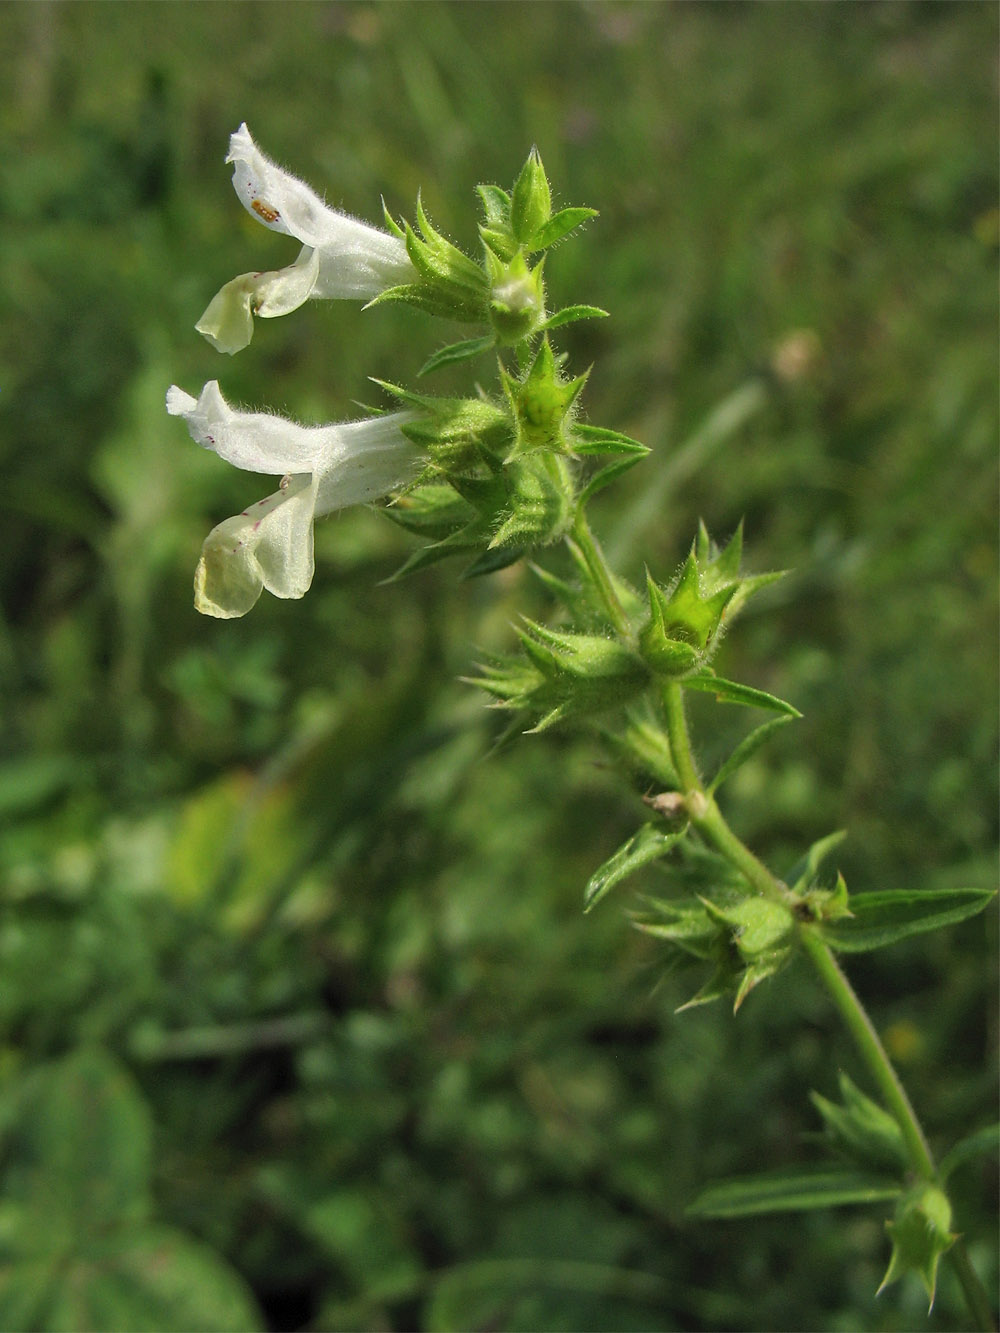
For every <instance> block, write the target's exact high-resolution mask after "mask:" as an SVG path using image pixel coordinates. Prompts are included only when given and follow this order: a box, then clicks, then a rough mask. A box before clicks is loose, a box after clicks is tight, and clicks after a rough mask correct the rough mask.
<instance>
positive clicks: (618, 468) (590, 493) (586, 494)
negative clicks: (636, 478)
mask: <svg viewBox="0 0 1000 1333" xmlns="http://www.w3.org/2000/svg"><path fill="white" fill-rule="evenodd" d="M645 456H646V455H645V454H644V453H643V454H639V453H636V454H632V455H630V456H626V457H625V458H616V459H615V461H614V462H613V463H608V465H607V466H606V467H602V468H601V470H600V472H595V473H594V475H593V476H592V477H591V479H590V480H589V481H588V482H587V484H586V486H584V488H583V490H582V491H581V492H580V498H579V500H578V501H577V504H579V505H585V504H586V503H587V502H588V501H589V500H591V499H593V497H594V496H595V495H596V494H597V492H598V491H603V490H604V488H605V486H610V485H611V483H612V482H613V481H617V480H618V478H619V477H621V476H623V475H624V473H626V472H627V471H628V470H629V468H632V467H635V465H636V463H639V462H641V461H642V459H643V458H645Z"/></svg>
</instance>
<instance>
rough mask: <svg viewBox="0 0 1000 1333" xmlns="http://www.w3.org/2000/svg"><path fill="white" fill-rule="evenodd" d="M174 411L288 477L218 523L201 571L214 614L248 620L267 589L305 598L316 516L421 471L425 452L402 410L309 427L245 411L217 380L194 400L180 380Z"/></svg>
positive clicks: (210, 437) (223, 445) (248, 463)
mask: <svg viewBox="0 0 1000 1333" xmlns="http://www.w3.org/2000/svg"><path fill="white" fill-rule="evenodd" d="M167 411H168V412H169V413H170V415H171V416H175V417H183V418H184V420H185V421H186V422H187V427H188V430H189V431H190V432H191V438H192V439H193V440H195V441H196V442H197V443H198V444H200V445H203V446H204V447H205V448H206V449H211V450H213V451H214V452H215V453H217V454H218V455H219V457H220V458H224V459H226V461H227V462H229V463H232V464H234V466H236V467H238V468H243V469H244V470H245V471H247V472H266V473H271V474H284V476H283V478H282V482H281V485H280V487H279V489H278V490H277V491H276V492H275V494H274V495H269V496H267V498H266V499H264V500H259V501H258V502H257V503H256V504H254V505H251V506H250V508H249V509H246V510H244V511H243V513H242V514H237V515H236V516H235V518H229V519H226V521H225V522H224V523H220V524H219V525H218V527H216V528H213V529H212V531H211V532H210V533H209V535H208V537H207V538H206V540H205V544H204V546H203V547H202V552H201V559H200V561H199V562H198V569H197V571H196V573H195V580H194V587H195V599H194V601H195V606H196V607H197V609H198V610H199V611H201V612H202V613H203V614H205V615H209V616H218V617H220V618H222V619H231V618H232V617H234V616H243V615H246V613H247V612H248V611H249V610H250V608H251V607H252V606H253V605H254V603H255V602H256V601H257V598H258V597H259V596H260V594H261V590H262V589H263V588H266V589H267V590H268V592H271V593H274V595H275V596H276V597H302V596H303V595H304V594H305V592H306V591H307V590H308V588H309V585H310V583H311V582H312V577H313V519H314V518H315V517H317V516H319V515H322V514H329V513H332V512H333V511H334V510H335V509H345V508H347V506H348V505H355V504H362V503H364V502H365V501H366V500H374V499H377V498H378V496H380V495H386V494H388V493H389V492H390V491H394V490H396V489H398V488H399V487H400V486H403V485H405V484H406V483H407V482H408V481H410V480H412V478H413V477H414V476H415V475H416V473H417V471H418V469H419V466H420V462H421V459H422V455H421V453H420V451H419V450H418V449H417V447H416V445H414V444H413V443H411V441H410V440H408V439H407V438H406V436H405V435H404V434H403V432H402V429H401V427H402V426H404V425H405V424H406V423H407V422H408V421H412V420H413V419H414V417H415V416H416V414H415V413H413V412H393V413H388V414H386V415H385V416H377V417H369V418H367V419H366V420H364V421H349V422H342V423H337V424H336V425H331V426H300V425H298V424H297V423H296V422H294V421H285V420H283V419H282V418H281V417H275V416H269V415H268V414H266V413H263V412H237V411H235V410H234V409H233V408H232V407H230V405H229V404H228V403H227V402H226V400H225V398H223V396H222V394H221V392H220V390H219V385H218V383H217V382H216V381H215V380H212V381H210V382H209V383H208V384H206V385H205V387H204V388H203V389H202V391H201V394H200V396H199V397H198V399H197V400H196V399H194V398H192V397H191V395H190V394H188V393H185V392H184V390H183V389H178V387H177V386H176V385H175V384H174V385H171V386H170V388H169V390H168V391H167Z"/></svg>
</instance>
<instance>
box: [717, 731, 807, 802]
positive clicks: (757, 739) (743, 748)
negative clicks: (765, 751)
mask: <svg viewBox="0 0 1000 1333" xmlns="http://www.w3.org/2000/svg"><path fill="white" fill-rule="evenodd" d="M791 721H792V719H791V718H790V717H788V716H787V715H785V716H783V717H773V718H771V720H770V721H769V722H762V723H761V724H760V726H759V727H756V728H755V729H754V730H753V731H751V733H750V735H749V736H747V737H745V738H744V739H743V740H742V741H740V743H739V745H737V747H736V749H735V750H734V751H733V752H732V754H731V755H730V756H729V758H728V759H727V760H726V762H725V763H724V764H723V765H722V767H721V768H720V769H719V771H718V773H716V775H715V777H714V778H713V779H712V781H711V783H710V784H709V788H708V792H709V795H711V794H712V793H713V792H715V791H717V790H718V789H719V787H721V786H722V784H723V783H724V782H725V781H726V780H727V779H728V778H731V777H732V776H733V774H734V773H735V772H736V770H737V769H738V768H742V766H743V765H744V764H745V763H746V762H747V760H748V759H750V758H752V757H753V755H755V754H756V753H757V751H758V750H759V749H760V747H761V746H762V745H763V744H764V743H765V741H769V740H770V739H771V737H772V736H773V735H774V733H775V732H776V731H777V730H778V729H779V728H780V727H784V726H787V724H788V723H789V722H791Z"/></svg>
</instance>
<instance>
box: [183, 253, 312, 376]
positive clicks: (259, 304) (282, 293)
mask: <svg viewBox="0 0 1000 1333" xmlns="http://www.w3.org/2000/svg"><path fill="white" fill-rule="evenodd" d="M319 268H320V265H319V255H318V253H317V252H316V251H315V250H311V249H310V248H309V246H307V245H304V246H303V247H302V250H301V251H300V253H299V257H298V259H296V261H295V263H294V264H289V265H288V267H287V268H279V269H275V270H273V271H272V272H269V273H241V274H240V276H239V277H238V278H233V280H232V281H231V282H227V283H226V285H225V286H224V287H222V288H220V290H219V291H218V292H216V294H215V296H213V297H212V299H211V301H210V302H209V303H208V308H207V309H206V311H205V313H204V314H203V315H202V317H201V319H199V321H198V323H197V324H196V325H195V328H196V329H197V330H198V332H199V333H200V334H202V335H203V337H205V338H207V339H208V341H209V342H210V343H211V344H212V346H213V347H214V348H216V350H217V351H220V352H228V353H229V355H230V356H232V355H233V354H234V353H235V352H241V351H242V350H243V348H244V347H248V346H249V345H250V340H251V339H252V338H253V317H254V315H261V316H263V317H264V318H265V319H273V318H274V317H275V316H276V315H287V314H290V313H291V311H293V310H298V308H299V306H300V305H304V304H305V302H306V301H308V300H309V298H310V296H313V295H315V294H316V285H317V280H318V278H319Z"/></svg>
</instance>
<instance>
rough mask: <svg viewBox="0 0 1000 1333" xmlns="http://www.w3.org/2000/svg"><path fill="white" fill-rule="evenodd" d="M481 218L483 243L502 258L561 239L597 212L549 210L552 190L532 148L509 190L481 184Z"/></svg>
mask: <svg viewBox="0 0 1000 1333" xmlns="http://www.w3.org/2000/svg"><path fill="white" fill-rule="evenodd" d="M478 193H479V198H480V200H481V202H482V205H483V213H484V219H483V222H482V223H481V225H480V228H479V235H480V237H481V238H482V242H483V245H484V246H485V247H486V248H487V249H488V250H489V251H491V252H492V253H493V254H494V255H496V256H497V257H498V258H500V259H502V260H510V259H513V258H514V256H515V255H516V254H517V253H518V252H519V251H524V252H525V253H526V254H537V253H538V252H539V251H541V250H547V249H548V248H549V246H550V245H554V244H555V243H556V241H561V240H562V238H563V237H564V236H568V235H569V233H570V232H571V231H573V230H574V229H575V228H577V227H579V226H580V224H581V223H582V222H586V221H587V220H588V219H589V218H593V217H596V216H597V210H596V209H594V208H563V209H560V210H559V212H557V213H553V212H552V192H551V190H550V189H549V182H548V178H547V176H546V174H545V168H544V167H543V166H542V159H541V158H540V157H539V155H538V150H537V149H536V148H532V150H531V152H530V153H529V154H528V158H527V161H526V162H525V164H524V166H523V167H522V168H521V170H520V172H519V174H518V177H517V180H516V181H515V182H514V187H513V189H512V191H511V192H510V193H508V192H507V191H506V190H501V189H500V187H499V186H498V185H480V186H479V187H478Z"/></svg>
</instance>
